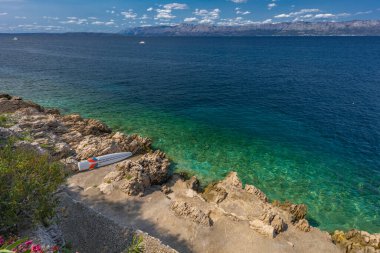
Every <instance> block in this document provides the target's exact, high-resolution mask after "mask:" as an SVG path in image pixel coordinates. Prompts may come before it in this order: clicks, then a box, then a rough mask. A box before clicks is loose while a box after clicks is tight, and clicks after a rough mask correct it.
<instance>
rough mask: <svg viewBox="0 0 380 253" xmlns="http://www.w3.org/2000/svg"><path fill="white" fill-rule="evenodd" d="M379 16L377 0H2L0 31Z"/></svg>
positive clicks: (114, 29) (101, 29) (98, 29)
mask: <svg viewBox="0 0 380 253" xmlns="http://www.w3.org/2000/svg"><path fill="white" fill-rule="evenodd" d="M358 19H359V20H361V19H363V20H367V19H380V0H182V1H180V0H178V1H173V0H172V1H170V0H169V1H168V0H0V32H2V33H7V32H11V33H12V32H118V31H120V30H123V29H126V28H129V27H139V26H154V25H176V24H180V23H189V24H208V25H249V24H253V23H277V22H285V21H287V22H288V21H290V22H297V21H311V22H317V21H347V20H358Z"/></svg>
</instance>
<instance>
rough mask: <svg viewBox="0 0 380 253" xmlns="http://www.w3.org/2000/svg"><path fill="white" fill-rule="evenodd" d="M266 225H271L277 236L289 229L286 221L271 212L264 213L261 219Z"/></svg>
mask: <svg viewBox="0 0 380 253" xmlns="http://www.w3.org/2000/svg"><path fill="white" fill-rule="evenodd" d="M259 219H260V220H262V221H263V222H264V223H265V224H267V225H271V226H272V227H273V229H274V233H275V234H279V233H281V232H283V231H285V230H286V229H287V224H286V223H285V221H284V219H283V218H282V217H281V216H280V215H279V214H276V213H274V212H272V211H271V210H268V211H264V213H263V214H262V215H261V216H260V217H259Z"/></svg>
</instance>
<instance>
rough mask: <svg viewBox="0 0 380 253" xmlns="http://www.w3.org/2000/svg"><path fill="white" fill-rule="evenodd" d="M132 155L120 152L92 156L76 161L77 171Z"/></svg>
mask: <svg viewBox="0 0 380 253" xmlns="http://www.w3.org/2000/svg"><path fill="white" fill-rule="evenodd" d="M131 156H132V153H131V152H121V153H114V154H109V155H103V156H98V157H92V158H89V159H87V160H84V161H80V162H79V163H78V169H79V171H85V170H92V169H97V168H99V167H103V166H107V165H110V164H113V163H117V162H120V161H122V160H125V159H127V158H129V157H131Z"/></svg>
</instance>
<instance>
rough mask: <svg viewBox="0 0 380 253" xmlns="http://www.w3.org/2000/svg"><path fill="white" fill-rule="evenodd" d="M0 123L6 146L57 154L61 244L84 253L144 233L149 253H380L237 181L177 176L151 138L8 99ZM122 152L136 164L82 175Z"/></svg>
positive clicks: (378, 242) (363, 238)
mask: <svg viewBox="0 0 380 253" xmlns="http://www.w3.org/2000/svg"><path fill="white" fill-rule="evenodd" d="M0 114H1V115H2V116H3V118H4V120H3V124H2V126H3V127H1V128H0V139H1V140H3V141H4V140H7V139H9V138H10V137H14V138H16V139H18V141H17V142H16V143H15V144H14V145H18V146H20V145H22V146H24V147H28V148H30V149H33V150H36V151H37V152H40V153H46V154H49V155H50V156H51V157H52V158H54V159H56V160H58V161H60V162H61V163H62V164H63V165H64V168H65V169H66V170H67V171H68V174H69V176H68V178H67V181H66V183H65V185H63V186H62V187H61V189H60V190H59V191H58V192H57V196H58V198H59V199H60V204H59V206H58V208H57V221H56V230H57V231H59V233H58V232H57V233H56V234H60V237H61V239H62V238H63V239H64V241H69V242H70V243H71V244H72V245H73V246H74V247H75V248H76V249H78V250H79V251H80V252H94V250H98V251H99V252H121V250H120V249H122V248H125V247H126V246H127V245H128V244H129V241H130V238H131V235H132V234H133V233H136V231H138V233H140V234H144V235H145V237H144V242H145V243H146V245H145V252H176V251H179V252H380V234H372V235H371V234H369V233H367V232H365V231H358V230H351V231H347V232H343V231H335V232H334V233H332V234H329V233H327V232H323V231H320V230H319V229H318V228H315V227H312V226H310V224H309V222H308V220H307V216H306V215H307V207H306V206H305V205H303V204H292V203H289V202H285V203H281V202H278V201H273V202H270V201H269V200H268V198H267V196H266V195H265V193H263V192H262V191H261V190H260V189H258V188H256V187H255V186H254V185H249V184H247V185H245V186H244V187H243V184H242V182H241V181H240V180H239V178H238V175H237V174H236V173H235V172H230V173H229V174H228V175H227V176H226V177H225V179H223V180H221V181H219V182H215V183H213V184H210V185H208V186H207V187H205V188H202V187H201V186H200V182H199V181H198V179H197V178H196V177H194V176H193V177H187V176H186V175H183V174H175V173H174V174H173V173H172V172H171V171H170V160H169V159H168V157H167V156H166V154H165V153H163V152H162V151H159V150H155V151H154V150H152V148H151V144H152V141H151V140H150V139H149V138H144V137H141V136H138V135H126V134H123V133H120V132H116V133H115V132H112V130H111V129H110V128H109V127H108V126H107V125H105V124H104V123H102V122H99V121H97V120H94V119H84V118H82V117H81V116H79V115H61V114H60V112H59V111H58V110H56V109H46V108H43V107H42V106H40V105H38V104H35V103H32V102H28V101H24V100H23V99H21V98H19V97H14V96H10V95H7V94H1V95H0ZM20 136H24V137H25V136H28V138H19V137H20ZM122 151H130V152H133V154H134V156H133V157H132V158H131V159H128V160H126V161H123V162H120V163H117V164H115V165H110V166H106V167H104V168H101V169H98V170H94V171H88V172H84V173H77V169H76V168H77V167H76V166H77V162H78V161H79V160H82V159H86V158H88V157H92V156H99V155H105V154H109V153H114V152H122ZM145 233H147V234H145ZM100 237H107V238H108V240H105V241H101V242H99V238H100ZM155 238H158V239H159V240H158V239H155ZM164 244H166V245H169V246H165V245H164Z"/></svg>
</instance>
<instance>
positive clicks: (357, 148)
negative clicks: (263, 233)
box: [0, 35, 380, 232]
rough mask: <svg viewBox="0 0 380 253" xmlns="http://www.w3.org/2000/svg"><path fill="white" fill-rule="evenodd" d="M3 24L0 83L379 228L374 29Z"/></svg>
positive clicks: (379, 116) (379, 50)
mask: <svg viewBox="0 0 380 253" xmlns="http://www.w3.org/2000/svg"><path fill="white" fill-rule="evenodd" d="M9 37H10V36H8V37H7V36H6V35H2V36H0V50H1V52H2V53H1V55H0V63H1V65H0V87H1V91H6V92H11V93H13V94H17V95H21V96H24V97H26V98H29V99H33V100H35V101H36V102H39V103H41V104H43V105H47V106H54V107H59V108H62V109H63V110H64V112H66V113H69V112H79V113H81V114H82V115H84V116H86V117H94V118H98V119H101V120H103V121H105V122H106V123H108V124H109V125H111V126H112V127H114V128H115V129H119V130H122V131H125V132H127V133H140V134H142V135H144V136H149V137H151V138H152V139H153V140H154V146H155V147H156V148H160V149H163V150H164V151H165V152H167V154H168V155H169V156H170V158H171V159H172V160H173V161H174V163H175V168H176V169H186V170H191V171H193V172H194V173H196V174H197V175H198V176H199V177H201V178H202V180H203V181H204V182H210V181H212V180H216V179H220V178H221V177H223V176H224V175H225V174H226V173H227V172H228V171H231V170H236V171H237V172H238V173H239V176H240V177H241V178H242V179H243V181H244V182H245V183H253V184H255V185H257V186H258V187H260V188H261V189H262V190H263V191H264V192H266V193H267V195H268V196H269V197H270V198H271V199H281V200H285V199H289V200H291V201H293V202H297V203H306V204H307V205H308V207H309V218H310V219H311V221H312V222H313V224H314V225H316V226H319V227H320V228H322V229H327V230H333V229H337V228H338V229H349V228H353V227H355V228H360V229H365V230H368V231H371V232H379V231H380V216H379V215H380V211H379V208H380V172H379V150H380V147H379V145H380V143H379V131H380V128H379V126H380V108H379V105H380V104H379V95H380V92H379V91H380V87H379V85H380V83H379V81H378V80H380V46H379V45H380V43H379V42H380V39H379V38H191V39H189V38H149V39H145V40H146V41H147V44H146V46H144V47H143V48H142V47H141V46H139V45H138V43H137V42H138V39H137V38H125V37H121V36H99V35H97V36H89V35H49V36H48V35H25V36H21V37H20V40H19V41H20V43H18V44H15V43H14V42H13V41H11V40H8V39H9Z"/></svg>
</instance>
